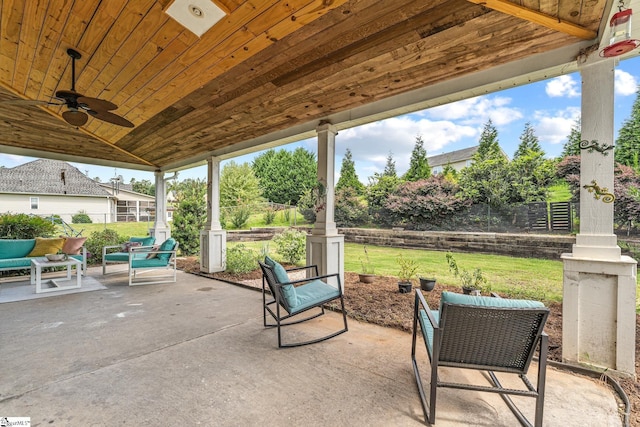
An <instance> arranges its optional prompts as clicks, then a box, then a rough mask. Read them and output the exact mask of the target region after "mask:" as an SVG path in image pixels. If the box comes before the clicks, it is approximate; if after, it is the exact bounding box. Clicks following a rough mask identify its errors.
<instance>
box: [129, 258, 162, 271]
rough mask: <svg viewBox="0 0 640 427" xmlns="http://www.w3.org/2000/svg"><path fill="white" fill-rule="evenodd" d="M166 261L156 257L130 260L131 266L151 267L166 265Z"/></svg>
mask: <svg viewBox="0 0 640 427" xmlns="http://www.w3.org/2000/svg"><path fill="white" fill-rule="evenodd" d="M166 266H167V262H166V261H163V260H161V259H159V258H158V257H156V258H143V259H134V260H133V261H131V267H133V268H153V267H166Z"/></svg>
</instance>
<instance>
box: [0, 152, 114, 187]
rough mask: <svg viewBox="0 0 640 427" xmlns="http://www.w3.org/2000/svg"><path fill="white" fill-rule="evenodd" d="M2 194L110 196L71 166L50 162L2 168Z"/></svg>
mask: <svg viewBox="0 0 640 427" xmlns="http://www.w3.org/2000/svg"><path fill="white" fill-rule="evenodd" d="M0 193H30V194H67V195H90V196H108V195H109V193H108V192H106V191H105V190H104V189H103V188H102V187H100V186H99V185H98V183H97V182H95V181H94V180H92V179H91V178H88V177H87V176H85V175H84V174H83V173H82V172H80V171H79V170H78V169H77V168H75V167H74V166H71V165H70V164H69V163H66V162H62V161H59V160H48V159H40V160H34V161H33V162H29V163H25V164H24V165H20V166H16V167H14V168H0Z"/></svg>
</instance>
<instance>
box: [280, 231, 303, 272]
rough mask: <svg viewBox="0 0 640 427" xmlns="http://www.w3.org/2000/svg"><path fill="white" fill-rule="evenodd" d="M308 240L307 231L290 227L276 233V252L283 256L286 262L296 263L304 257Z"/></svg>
mask: <svg viewBox="0 0 640 427" xmlns="http://www.w3.org/2000/svg"><path fill="white" fill-rule="evenodd" d="M306 241H307V235H306V233H305V232H303V231H298V230H296V229H293V228H288V229H287V230H285V231H283V232H282V233H280V234H276V235H275V236H273V239H272V242H273V244H274V245H275V247H276V252H277V253H279V254H280V255H281V256H282V259H283V260H284V261H285V262H288V263H290V264H295V263H297V262H298V261H300V260H302V259H303V258H304V256H305V253H306Z"/></svg>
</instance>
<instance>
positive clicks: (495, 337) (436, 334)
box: [411, 289, 549, 427]
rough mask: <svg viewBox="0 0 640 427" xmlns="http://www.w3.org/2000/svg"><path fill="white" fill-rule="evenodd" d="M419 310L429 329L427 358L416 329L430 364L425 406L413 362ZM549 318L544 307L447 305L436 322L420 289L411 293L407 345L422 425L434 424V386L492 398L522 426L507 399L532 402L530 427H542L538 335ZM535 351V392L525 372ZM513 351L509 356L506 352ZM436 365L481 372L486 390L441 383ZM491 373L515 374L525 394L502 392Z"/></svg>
mask: <svg viewBox="0 0 640 427" xmlns="http://www.w3.org/2000/svg"><path fill="white" fill-rule="evenodd" d="M421 307H422V309H424V311H425V312H426V315H427V317H428V320H429V322H430V324H431V326H432V327H433V343H432V347H433V348H432V350H433V354H431V351H430V350H429V347H428V346H427V343H426V340H427V337H426V333H425V331H424V330H422V327H421V331H422V336H423V339H424V341H425V348H426V350H427V355H428V356H429V362H430V365H431V378H430V381H429V403H428V404H427V400H426V398H425V392H424V388H423V385H422V380H421V378H420V372H419V370H418V364H417V362H416V341H417V329H418V326H419V323H420V322H419V321H418V317H419V313H420V310H421ZM548 316H549V309H548V308H502V307H500V308H499V307H479V306H472V305H461V304H448V303H445V304H443V305H442V307H441V311H440V319H439V322H436V320H435V318H434V317H433V314H432V313H431V310H430V309H429V306H428V305H427V303H426V301H425V299H424V297H423V295H422V293H421V292H420V290H419V289H418V290H416V298H415V307H414V315H413V341H412V345H411V361H412V363H413V371H414V375H415V378H416V383H417V386H418V392H419V394H420V401H421V404H422V410H423V412H424V417H425V422H426V423H428V424H435V419H436V396H437V389H438V388H439V387H448V388H455V389H465V390H475V391H482V392H491V393H498V394H500V396H501V397H502V399H503V400H504V401H505V403H506V404H507V406H508V407H509V409H510V410H511V411H512V412H513V414H514V415H515V416H516V418H517V419H518V421H519V422H520V424H522V425H523V426H532V424H531V422H530V421H529V420H528V419H527V418H526V417H525V416H524V414H522V412H521V411H520V410H519V409H518V408H517V407H516V405H515V404H514V403H513V401H512V400H511V398H510V395H515V396H527V397H533V398H535V399H536V405H535V424H534V425H535V427H541V426H542V417H543V410H544V390H545V382H546V365H547V352H548V336H547V335H546V334H545V333H544V332H543V328H544V324H545V322H546V320H547V317H548ZM536 348H537V349H538V350H539V359H538V372H537V383H536V387H534V386H533V385H532V384H531V381H530V380H529V379H528V378H527V376H526V373H527V371H528V369H529V365H530V363H531V360H532V359H533V356H534V353H535V351H536ZM513 349H515V350H514V351H512V350H513ZM441 366H446V367H455V368H468V369H475V370H481V371H483V372H485V377H486V378H487V380H488V381H489V383H490V384H491V386H482V385H474V384H464V383H455V382H445V381H441V380H440V379H439V378H438V369H439V368H440V367H441ZM494 372H504V373H512V374H517V375H518V376H519V378H520V379H521V380H522V382H523V384H524V387H525V388H526V390H525V389H511V388H504V387H503V386H502V384H501V383H500V381H498V378H497V377H496V375H495V373H494Z"/></svg>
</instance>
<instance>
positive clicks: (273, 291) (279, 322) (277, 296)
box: [258, 261, 349, 348]
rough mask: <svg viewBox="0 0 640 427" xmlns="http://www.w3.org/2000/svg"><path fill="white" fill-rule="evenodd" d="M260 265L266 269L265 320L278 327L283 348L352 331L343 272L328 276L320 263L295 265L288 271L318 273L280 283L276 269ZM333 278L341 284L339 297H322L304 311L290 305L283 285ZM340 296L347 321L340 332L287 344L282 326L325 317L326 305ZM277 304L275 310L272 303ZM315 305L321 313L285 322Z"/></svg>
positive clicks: (263, 293)
mask: <svg viewBox="0 0 640 427" xmlns="http://www.w3.org/2000/svg"><path fill="white" fill-rule="evenodd" d="M258 264H260V268H261V269H262V307H263V310H262V311H263V320H264V326H265V327H266V328H277V329H278V347H279V348H284V347H299V346H303V345H308V344H315V343H318V342H321V341H325V340H328V339H329V338H333V337H335V336H337V335H340V334H342V333H344V332H347V331H348V330H349V328H348V326H347V314H346V311H345V309H344V294H343V293H342V283H341V281H340V275H339V274H327V275H324V276H319V275H318V266H317V265H307V266H305V267H295V268H289V269H287V270H286V271H287V272H291V271H300V270H312V271H313V274H314V276H313V277H308V278H305V279H300V280H293V281H290V282H287V283H279V282H278V280H277V279H276V277H275V274H274V272H273V269H272V268H271V267H269V266H268V265H266V264H264V263H262V262H260V261H258ZM330 277H335V278H336V280H337V283H338V291H339V292H338V293H339V295H338V296H332V297H330V298H325V299H321V300H318V301H316V302H315V303H314V304H313V305H311V306H309V307H307V308H305V309H304V310H300V311H295V312H293V313H292V309H291V307H289V305H288V304H287V300H286V299H285V298H284V295H283V292H282V286H283V285H293V286H296V285H301V286H304V284H305V283H308V282H311V281H313V280H323V279H328V278H330ZM265 284H266V285H267V286H268V288H269V290H268V291H267V286H265ZM267 293H269V294H270V296H267ZM336 299H339V300H340V308H341V310H342V320H343V322H344V328H343V329H340V330H339V331H337V332H333V333H331V334H329V335H326V336H323V337H321V338H317V339H313V340H309V341H303V342H296V343H289V344H283V342H282V333H281V328H282V327H284V326H289V325H295V324H298V323H302V322H306V321H307V320H311V319H315V318H316V317H319V316H322V315H323V314H325V308H324V305H325V304H326V303H328V302H330V301H333V300H336ZM273 305H275V311H274V310H273V309H272V307H271V306H273ZM281 308H282V309H284V310H285V312H286V314H282V313H281V311H280V310H281ZM314 308H319V309H320V312H319V313H315V314H312V315H310V316H308V317H304V318H302V319H296V320H292V321H289V322H284V321H285V320H287V319H291V318H293V317H295V316H298V315H300V314H302V313H305V312H307V311H309V310H312V309H314ZM267 313H269V315H271V317H272V318H273V319H274V320H275V322H276V323H268V322H267Z"/></svg>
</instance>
